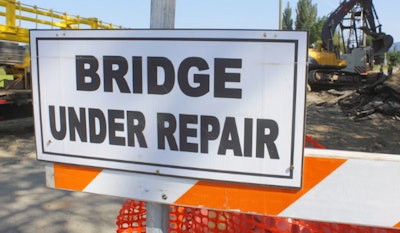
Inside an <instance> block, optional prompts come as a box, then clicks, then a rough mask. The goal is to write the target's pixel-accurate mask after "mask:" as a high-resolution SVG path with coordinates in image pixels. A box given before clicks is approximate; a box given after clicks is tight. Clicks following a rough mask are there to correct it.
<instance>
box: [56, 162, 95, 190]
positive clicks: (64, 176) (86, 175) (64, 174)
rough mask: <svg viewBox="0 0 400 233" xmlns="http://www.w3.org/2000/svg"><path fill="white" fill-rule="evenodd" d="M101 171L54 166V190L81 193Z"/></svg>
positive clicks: (78, 167) (69, 166)
mask: <svg viewBox="0 0 400 233" xmlns="http://www.w3.org/2000/svg"><path fill="white" fill-rule="evenodd" d="M101 171H102V169H98V168H89V167H80V166H72V165H64V164H54V185H55V188H59V189H68V190H75V191H82V190H83V189H84V188H85V187H86V186H87V185H88V184H89V183H90V182H91V181H92V180H93V179H94V178H95V177H96V176H97V175H98V174H99V173H100V172H101Z"/></svg>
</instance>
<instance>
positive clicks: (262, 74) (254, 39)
mask: <svg viewBox="0 0 400 233" xmlns="http://www.w3.org/2000/svg"><path fill="white" fill-rule="evenodd" d="M30 41H31V56H32V84H33V93H34V113H35V124H36V140H37V154H38V155H37V157H38V159H39V160H44V161H50V162H59V163H67V164H77V165H85V166H94V167H102V168H109V169H118V170H125V171H133V172H140V173H150V174H158V175H165V176H174V177H184V178H195V179H206V180H219V181H230V182H241V183H250V184H257V185H272V186H283V187H296V188H299V187H301V178H302V162H303V140H304V115H305V90H306V88H305V87H306V62H307V33H306V32H283V31H258V30H117V31H115V30H114V31H112V30H110V31H108V30H93V31H92V30H85V31H73V30H68V31H60V30H34V31H31V40H30Z"/></svg>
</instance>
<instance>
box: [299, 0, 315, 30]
mask: <svg viewBox="0 0 400 233" xmlns="http://www.w3.org/2000/svg"><path fill="white" fill-rule="evenodd" d="M316 19H317V4H314V5H313V4H312V0H299V1H298V2H297V8H296V22H295V26H296V30H310V29H311V27H312V26H313V25H314V24H315V22H316Z"/></svg>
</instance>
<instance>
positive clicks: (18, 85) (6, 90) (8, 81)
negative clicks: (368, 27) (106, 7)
mask: <svg viewBox="0 0 400 233" xmlns="http://www.w3.org/2000/svg"><path fill="white" fill-rule="evenodd" d="M0 16H1V17H3V18H4V19H5V20H3V22H4V23H2V22H1V21H0V118H1V116H2V115H4V111H7V110H4V107H5V106H10V105H22V104H27V103H31V102H32V95H31V82H30V54H29V48H28V43H29V29H38V28H40V29H53V28H54V29H117V28H121V26H114V25H112V24H110V23H104V22H102V21H100V20H98V19H97V18H82V17H80V16H73V15H68V14H67V13H60V12H56V11H53V10H51V9H50V10H48V9H43V8H39V7H37V6H29V5H25V4H22V3H20V2H17V1H15V0H0Z"/></svg>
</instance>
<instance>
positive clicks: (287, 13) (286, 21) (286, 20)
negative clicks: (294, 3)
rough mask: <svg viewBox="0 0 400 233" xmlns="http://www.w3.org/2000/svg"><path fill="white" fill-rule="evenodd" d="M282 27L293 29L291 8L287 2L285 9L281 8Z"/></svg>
mask: <svg viewBox="0 0 400 233" xmlns="http://www.w3.org/2000/svg"><path fill="white" fill-rule="evenodd" d="M282 29H283V30H293V19H292V8H290V5H289V2H287V5H286V8H285V10H283V16H282Z"/></svg>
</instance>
